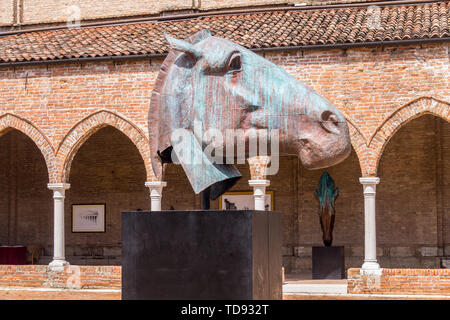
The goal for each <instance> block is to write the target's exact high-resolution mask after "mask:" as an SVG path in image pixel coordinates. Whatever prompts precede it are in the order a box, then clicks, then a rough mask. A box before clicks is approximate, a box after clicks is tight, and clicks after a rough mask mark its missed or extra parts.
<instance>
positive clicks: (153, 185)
mask: <svg viewBox="0 0 450 320" xmlns="http://www.w3.org/2000/svg"><path fill="white" fill-rule="evenodd" d="M145 186H146V187H147V188H164V187H166V186H167V182H166V181H147V182H145Z"/></svg>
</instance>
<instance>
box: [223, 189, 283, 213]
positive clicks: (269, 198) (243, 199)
mask: <svg viewBox="0 0 450 320" xmlns="http://www.w3.org/2000/svg"><path fill="white" fill-rule="evenodd" d="M265 200H266V201H265V207H266V210H274V205H273V203H274V197H273V191H266V199H265ZM253 209H255V198H254V196H253V192H252V191H235V192H225V193H224V194H223V195H221V196H220V197H219V210H253Z"/></svg>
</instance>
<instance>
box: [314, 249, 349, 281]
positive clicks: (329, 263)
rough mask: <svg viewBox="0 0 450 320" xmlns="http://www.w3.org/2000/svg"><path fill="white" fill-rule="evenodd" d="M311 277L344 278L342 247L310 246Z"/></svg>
mask: <svg viewBox="0 0 450 320" xmlns="http://www.w3.org/2000/svg"><path fill="white" fill-rule="evenodd" d="M312 271H313V279H345V255H344V247H343V246H339V247H312Z"/></svg>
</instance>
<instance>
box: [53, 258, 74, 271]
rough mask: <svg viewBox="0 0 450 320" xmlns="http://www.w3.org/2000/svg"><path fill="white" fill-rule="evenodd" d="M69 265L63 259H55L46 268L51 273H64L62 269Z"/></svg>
mask: <svg viewBox="0 0 450 320" xmlns="http://www.w3.org/2000/svg"><path fill="white" fill-rule="evenodd" d="M69 265H70V263H69V262H67V261H66V260H64V259H55V260H53V261H52V262H50V263H49V265H48V266H49V268H50V269H51V270H52V271H58V272H62V271H64V267H67V266H69Z"/></svg>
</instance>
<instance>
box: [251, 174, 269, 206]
mask: <svg viewBox="0 0 450 320" xmlns="http://www.w3.org/2000/svg"><path fill="white" fill-rule="evenodd" d="M248 184H249V185H250V186H251V187H253V196H254V197H255V210H262V211H264V210H265V203H266V187H268V186H269V185H270V181H269V180H248Z"/></svg>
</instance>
